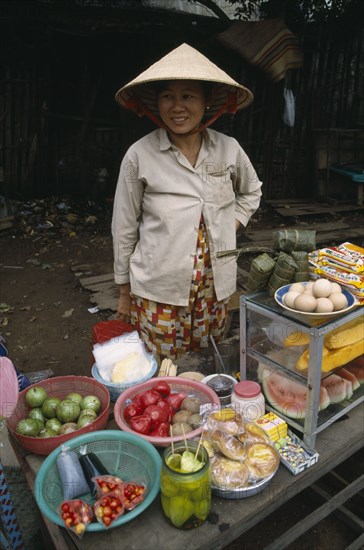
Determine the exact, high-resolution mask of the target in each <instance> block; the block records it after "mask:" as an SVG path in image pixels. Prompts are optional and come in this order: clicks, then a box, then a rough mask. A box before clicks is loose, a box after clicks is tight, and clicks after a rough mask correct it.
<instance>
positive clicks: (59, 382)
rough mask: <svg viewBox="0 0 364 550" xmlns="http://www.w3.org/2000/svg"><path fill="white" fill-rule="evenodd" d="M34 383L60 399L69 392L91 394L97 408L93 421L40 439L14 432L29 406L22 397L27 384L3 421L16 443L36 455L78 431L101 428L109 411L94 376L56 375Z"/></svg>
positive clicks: (48, 451)
mask: <svg viewBox="0 0 364 550" xmlns="http://www.w3.org/2000/svg"><path fill="white" fill-rule="evenodd" d="M34 386H42V388H44V389H45V390H46V392H47V394H48V397H58V398H60V399H64V398H65V397H66V396H67V395H68V394H69V393H71V392H76V393H79V394H80V395H82V397H86V395H95V396H96V397H98V398H99V399H100V402H101V410H100V413H99V415H98V417H97V418H96V420H95V421H94V422H92V423H91V424H89V425H87V426H85V427H84V428H80V429H79V430H77V431H75V432H72V433H69V434H65V435H57V436H55V437H46V438H43V439H42V438H38V437H29V436H26V435H21V434H19V433H17V431H16V426H17V424H18V422H19V421H20V420H22V419H23V418H25V417H26V416H27V415H28V412H29V410H30V409H29V407H28V405H27V402H26V400H25V396H26V393H27V391H28V390H29V388H31V387H32V386H29V387H28V388H26V389H25V390H23V391H21V392H20V393H19V399H18V403H17V405H16V407H15V410H14V412H13V414H12V415H11V417H10V418H9V419H8V421H7V425H8V429H9V430H10V432H11V433H12V435H13V436H14V437H15V439H16V440H17V441H18V442H19V443H20V445H21V446H22V447H24V449H26V450H27V451H30V452H32V453H36V454H39V455H48V454H49V453H50V452H51V451H53V450H54V449H55V448H56V447H58V445H62V443H64V442H65V441H68V440H69V439H72V438H73V437H75V436H78V435H81V434H86V433H88V432H94V431H96V430H102V429H103V428H104V427H105V426H106V424H107V421H108V419H109V412H110V396H109V393H108V391H107V390H106V388H105V387H104V386H103V385H102V384H100V383H99V382H98V381H97V380H94V379H93V378H90V377H88V376H57V377H55V378H48V379H47V380H41V381H40V382H37V384H34Z"/></svg>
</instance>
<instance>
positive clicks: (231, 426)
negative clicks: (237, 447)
mask: <svg viewBox="0 0 364 550" xmlns="http://www.w3.org/2000/svg"><path fill="white" fill-rule="evenodd" d="M207 428H208V429H210V430H215V429H216V430H222V431H223V432H225V433H228V434H230V435H237V434H239V433H242V432H243V431H244V419H243V416H242V414H241V413H240V412H238V411H236V410H235V409H232V408H226V409H221V410H219V411H216V412H214V413H212V414H210V416H209V417H208V419H207Z"/></svg>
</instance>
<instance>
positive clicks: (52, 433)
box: [38, 428, 58, 438]
mask: <svg viewBox="0 0 364 550" xmlns="http://www.w3.org/2000/svg"><path fill="white" fill-rule="evenodd" d="M56 435H58V434H57V432H55V431H54V430H50V429H48V428H44V429H43V430H41V431H40V432H39V434H38V437H44V438H46V437H56Z"/></svg>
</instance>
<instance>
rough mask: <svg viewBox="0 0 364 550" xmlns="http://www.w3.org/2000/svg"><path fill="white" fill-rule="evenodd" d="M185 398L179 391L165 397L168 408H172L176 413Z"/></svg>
mask: <svg viewBox="0 0 364 550" xmlns="http://www.w3.org/2000/svg"><path fill="white" fill-rule="evenodd" d="M186 397H187V395H186V394H185V393H184V392H183V391H180V392H178V393H171V394H170V395H169V396H168V397H167V401H168V403H169V404H170V406H171V407H172V409H173V410H175V411H178V409H179V408H180V406H181V404H182V401H183V400H184V399H185V398H186Z"/></svg>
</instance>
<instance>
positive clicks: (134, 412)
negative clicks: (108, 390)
mask: <svg viewBox="0 0 364 550" xmlns="http://www.w3.org/2000/svg"><path fill="white" fill-rule="evenodd" d="M140 414H143V407H142V406H141V405H140V404H139V403H129V405H127V406H126V407H125V409H124V413H123V415H124V419H125V420H126V421H127V422H129V420H130V419H131V418H133V416H139V415H140Z"/></svg>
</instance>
